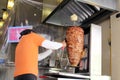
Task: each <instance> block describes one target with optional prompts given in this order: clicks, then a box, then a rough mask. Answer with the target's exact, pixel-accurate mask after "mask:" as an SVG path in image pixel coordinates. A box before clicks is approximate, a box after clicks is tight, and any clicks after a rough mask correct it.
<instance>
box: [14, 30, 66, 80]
mask: <svg viewBox="0 0 120 80" xmlns="http://www.w3.org/2000/svg"><path fill="white" fill-rule="evenodd" d="M20 35H21V37H20V41H19V43H18V45H17V47H16V51H15V71H14V80H37V75H38V59H42V58H38V47H39V46H42V47H44V48H46V49H49V50H48V54H50V53H52V50H56V49H59V48H64V47H66V43H65V41H63V42H62V43H59V42H52V41H49V40H46V39H45V38H44V37H42V36H41V35H39V34H37V33H36V32H34V31H33V30H31V29H26V30H24V31H22V32H21V33H20ZM46 53H47V52H46ZM39 57H40V56H39ZM41 57H43V56H41Z"/></svg>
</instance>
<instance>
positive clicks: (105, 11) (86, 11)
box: [43, 0, 117, 28]
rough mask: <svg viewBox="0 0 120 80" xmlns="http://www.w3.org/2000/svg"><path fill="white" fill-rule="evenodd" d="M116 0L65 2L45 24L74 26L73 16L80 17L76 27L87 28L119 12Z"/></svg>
mask: <svg viewBox="0 0 120 80" xmlns="http://www.w3.org/2000/svg"><path fill="white" fill-rule="evenodd" d="M116 6H117V2H116V1H115V0H63V1H62V2H61V3H60V4H59V5H58V6H57V7H56V8H55V9H54V10H53V11H52V13H51V14H50V15H49V16H48V17H47V18H45V19H44V20H43V23H48V24H54V25H60V26H72V25H73V22H72V21H71V20H70V16H71V15H72V14H76V15H77V16H78V21H76V22H75V25H77V26H82V27H84V28H86V27H87V26H89V24H90V23H98V22H100V21H102V20H104V19H106V18H108V17H109V16H110V15H111V14H113V13H115V12H117V7H116Z"/></svg>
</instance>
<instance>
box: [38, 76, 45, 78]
mask: <svg viewBox="0 0 120 80" xmlns="http://www.w3.org/2000/svg"><path fill="white" fill-rule="evenodd" d="M39 78H47V76H39Z"/></svg>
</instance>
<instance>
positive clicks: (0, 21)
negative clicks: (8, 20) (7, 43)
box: [0, 20, 4, 29]
mask: <svg viewBox="0 0 120 80" xmlns="http://www.w3.org/2000/svg"><path fill="white" fill-rule="evenodd" d="M3 24H4V21H3V20H0V29H1V28H2V27H3Z"/></svg>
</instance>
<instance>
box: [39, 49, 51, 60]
mask: <svg viewBox="0 0 120 80" xmlns="http://www.w3.org/2000/svg"><path fill="white" fill-rule="evenodd" d="M51 53H52V50H50V49H49V50H47V51H45V52H43V53H40V54H38V61H41V60H43V59H45V58H46V57H48V56H49V55H50V54H51Z"/></svg>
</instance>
